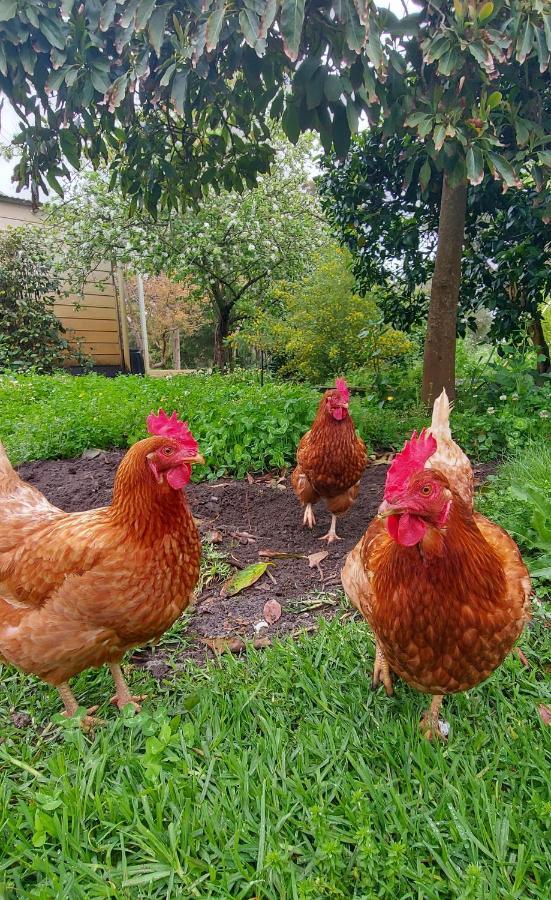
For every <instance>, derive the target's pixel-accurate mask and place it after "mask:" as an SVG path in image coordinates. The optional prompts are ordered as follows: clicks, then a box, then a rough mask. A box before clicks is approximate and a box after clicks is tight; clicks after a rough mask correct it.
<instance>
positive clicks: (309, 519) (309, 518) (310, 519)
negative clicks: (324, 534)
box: [302, 503, 316, 528]
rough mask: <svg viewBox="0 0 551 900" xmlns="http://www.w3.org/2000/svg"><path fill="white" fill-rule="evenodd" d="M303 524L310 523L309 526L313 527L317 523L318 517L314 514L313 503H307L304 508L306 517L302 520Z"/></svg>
mask: <svg viewBox="0 0 551 900" xmlns="http://www.w3.org/2000/svg"><path fill="white" fill-rule="evenodd" d="M302 524H303V525H308V528H313V527H314V525H315V524H316V519H315V516H314V510H313V509H312V504H311V503H307V504H306V509H305V510H304V518H303V520H302Z"/></svg>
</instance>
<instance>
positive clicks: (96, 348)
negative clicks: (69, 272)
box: [0, 197, 123, 366]
mask: <svg viewBox="0 0 551 900" xmlns="http://www.w3.org/2000/svg"><path fill="white" fill-rule="evenodd" d="M40 221H41V213H40V211H38V212H36V213H34V212H33V211H32V209H31V207H30V206H29V205H27V204H26V203H24V202H21V201H17V200H15V201H13V200H10V199H5V198H3V197H0V229H3V228H9V227H10V226H11V227H17V226H19V225H40ZM98 282H99V283H100V286H98ZM54 312H55V314H56V316H57V317H58V318H59V320H60V321H61V323H62V324H63V326H64V327H65V328H66V330H67V333H66V335H65V336H66V338H67V340H68V341H69V342H72V340H73V339H75V340H77V341H78V343H79V344H80V347H81V350H82V351H83V352H84V353H86V355H87V356H90V357H92V359H93V360H94V363H95V364H96V365H100V366H101V365H103V366H107V365H110V366H113V365H114V366H120V365H122V364H123V359H122V348H121V337H120V329H119V313H118V304H117V294H116V291H115V283H114V279H113V273H112V270H111V265H110V263H108V262H104V263H101V264H100V265H99V266H98V268H97V269H96V270H95V271H94V272H92V273H90V274H89V275H88V277H87V278H86V285H85V290H84V294H83V296H76V295H74V294H70V295H69V296H67V297H65V296H64V297H62V298H61V299H60V302H59V303H56V304H55V305H54ZM67 362H68V364H69V365H70V364H72V363H74V360H72V359H68V361H67Z"/></svg>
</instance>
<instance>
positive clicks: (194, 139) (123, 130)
mask: <svg viewBox="0 0 551 900" xmlns="http://www.w3.org/2000/svg"><path fill="white" fill-rule="evenodd" d="M419 6H420V11H419V12H416V13H414V14H413V15H410V16H405V17H403V18H402V19H400V20H399V19H398V18H397V17H396V16H394V15H392V14H391V13H389V11H388V10H386V9H378V8H377V6H376V5H375V3H374V2H372V0H354V2H353V0H338V2H337V0H322V2H308V3H302V2H299V3H297V2H296V0H282V2H281V3H278V2H277V0H236V2H234V3H231V4H229V3H226V2H225V0H210V2H209V0H206V2H205V3H203V4H201V5H199V4H197V5H195V4H193V5H190V6H189V7H186V8H185V9H182V8H181V4H180V3H179V2H177V0H172V2H171V0H167V2H162V3H158V2H155V0H129V2H128V3H127V4H125V6H124V8H123V9H121V10H120V11H119V10H118V9H117V4H116V3H115V2H113V0H109V2H106V3H105V4H104V5H103V6H100V4H99V2H97V0H94V2H93V3H84V4H83V3H80V2H71V0H62V2H61V3H50V2H47V0H34V2H33V4H24V5H23V6H21V8H20V7H19V5H18V3H17V2H16V0H0V20H1V22H0V25H1V30H0V73H1V77H2V82H1V83H0V86H1V88H2V90H4V91H5V92H6V93H7V94H8V96H9V97H10V100H11V101H12V103H13V104H14V105H15V107H16V109H17V110H18V111H19V113H20V115H21V118H22V123H23V128H22V133H21V135H20V137H19V139H18V140H19V143H20V146H21V148H22V155H21V159H20V162H19V166H18V179H19V182H20V183H32V184H33V185H36V184H37V183H39V182H40V181H41V179H42V173H47V175H48V179H49V183H50V184H51V185H52V186H54V187H56V188H57V189H59V190H61V188H60V187H59V184H58V181H57V178H58V176H59V175H63V174H65V173H66V171H67V167H66V165H65V163H64V158H67V159H69V160H70V161H71V163H72V164H74V165H78V164H79V160H80V156H81V155H84V156H85V157H86V158H88V159H91V160H92V161H93V162H94V163H95V164H96V165H97V164H98V163H99V162H101V161H102V160H104V161H107V160H108V159H109V157H110V155H111V170H112V174H113V184H114V183H115V182H118V184H119V185H120V187H121V189H122V190H123V192H124V193H125V194H127V195H128V196H130V197H131V204H132V206H133V207H136V206H137V205H139V204H144V205H145V206H147V208H148V209H149V211H150V212H151V214H155V213H156V211H157V209H158V208H159V207H163V206H164V207H173V206H174V205H175V204H177V203H182V202H185V201H186V200H188V201H189V199H194V198H197V197H199V196H201V195H202V194H203V193H205V191H207V190H208V188H209V186H210V185H213V184H217V185H220V184H222V185H224V186H225V187H229V186H232V187H237V188H238V189H241V188H242V187H243V186H244V184H249V183H252V181H253V180H254V178H255V177H256V175H257V173H258V172H262V171H265V169H266V168H267V166H268V165H269V162H270V155H271V150H270V146H269V143H268V136H269V135H268V123H269V119H270V117H273V118H275V119H278V118H279V117H280V116H281V117H282V124H283V127H284V130H285V132H286V134H287V135H288V136H289V137H290V138H291V139H292V140H296V139H297V138H298V135H299V134H300V132H301V131H304V130H308V129H315V130H317V131H318V132H319V134H320V137H321V140H322V143H323V145H324V148H325V149H326V150H330V149H331V148H332V147H334V149H335V150H336V152H337V153H338V155H339V156H344V155H345V154H346V151H347V149H348V146H349V142H350V134H351V132H353V131H354V130H355V129H356V127H357V124H358V117H359V115H360V113H362V112H365V113H366V114H367V116H368V118H369V120H370V121H371V122H381V121H383V122H384V126H383V130H384V134H385V136H390V135H393V134H396V135H400V134H402V133H409V134H413V135H414V136H415V138H416V140H417V141H418V142H420V143H421V144H422V145H423V147H424V150H425V159H424V161H423V162H422V165H421V168H422V170H423V180H424V181H425V182H426V183H427V184H428V182H429V181H430V178H431V173H433V172H434V173H437V174H438V175H441V176H442V197H441V205H440V218H439V241H438V249H437V254H436V262H435V271H434V277H433V279H432V291H431V303H430V309H429V316H428V328H427V337H426V343H425V365H424V378H423V394H424V399H425V400H426V401H430V399H431V398H432V396H433V394H434V393H435V392H438V391H440V389H441V387H442V386H443V385H445V386H446V387H447V388H448V390H449V391H450V393H451V394H452V395H453V392H454V363H455V322H456V312H457V303H458V295H459V278H460V267H461V252H462V245H463V238H464V221H465V211H466V195H467V182H470V183H471V184H477V183H479V182H480V181H481V179H482V178H483V175H484V171H489V172H490V174H491V175H492V176H493V177H495V178H496V179H497V180H499V181H502V182H503V183H504V185H505V186H506V187H514V186H516V185H517V184H518V178H519V172H520V170H521V168H522V167H523V166H524V165H526V164H534V172H535V173H536V174H535V179H536V183H537V184H538V187H539V184H541V183H542V182H543V181H544V180H545V179H547V178H548V175H549V167H550V163H551V157H550V151H549V149H548V148H547V145H546V143H545V141H546V134H547V133H548V131H549V127H548V124H549V104H548V102H547V101H546V98H545V96H544V91H545V88H546V86H547V85H548V70H549V63H550V59H551V15H550V13H549V4H548V0H530V2H528V0H495V2H492V0H453V2H451V0H419ZM135 93H136V94H137V97H138V102H136V99H135V97H134V94H135ZM109 148H111V150H109ZM417 162H418V159H415V160H412V168H413V167H414V166H415V165H416V164H417Z"/></svg>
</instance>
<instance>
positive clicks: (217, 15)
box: [205, 0, 254, 53]
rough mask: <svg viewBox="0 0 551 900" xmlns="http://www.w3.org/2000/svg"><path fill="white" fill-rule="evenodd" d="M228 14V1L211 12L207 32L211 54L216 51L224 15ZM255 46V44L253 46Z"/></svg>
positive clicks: (207, 43)
mask: <svg viewBox="0 0 551 900" xmlns="http://www.w3.org/2000/svg"><path fill="white" fill-rule="evenodd" d="M225 12H226V0H222V2H221V3H219V4H218V6H217V7H215V9H213V11H212V12H211V14H210V16H209V17H208V19H207V32H206V38H207V40H206V44H205V47H206V48H207V52H208V53H210V51H211V50H214V48H215V47H216V45H217V44H218V38H219V37H220V31H221V29H222V23H223V21H224V14H225ZM253 46H254V44H253Z"/></svg>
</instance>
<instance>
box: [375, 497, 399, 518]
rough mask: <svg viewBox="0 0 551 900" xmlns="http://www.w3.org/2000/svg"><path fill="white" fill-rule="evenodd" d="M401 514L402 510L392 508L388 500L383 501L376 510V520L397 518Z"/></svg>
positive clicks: (397, 507) (396, 507)
mask: <svg viewBox="0 0 551 900" xmlns="http://www.w3.org/2000/svg"><path fill="white" fill-rule="evenodd" d="M401 512H402V510H401V509H400V507H399V506H393V505H392V503H389V502H388V500H383V502H382V503H381V505H380V507H379V509H378V512H377V518H378V519H388V517H389V516H399V515H400V513H401Z"/></svg>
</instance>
